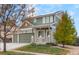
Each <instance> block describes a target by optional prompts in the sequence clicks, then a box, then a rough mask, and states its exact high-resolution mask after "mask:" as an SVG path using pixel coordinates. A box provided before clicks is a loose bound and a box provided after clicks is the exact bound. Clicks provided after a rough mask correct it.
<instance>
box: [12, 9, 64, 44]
mask: <svg viewBox="0 0 79 59" xmlns="http://www.w3.org/2000/svg"><path fill="white" fill-rule="evenodd" d="M62 14H63V12H61V11H58V12H55V13H51V14H46V15H40V16H35V17H31V18H27V19H25V20H23V21H22V24H21V27H20V28H19V31H17V32H16V33H14V34H13V41H12V42H13V43H38V44H45V43H54V42H55V39H54V37H53V32H54V29H55V25H56V23H57V22H58V21H59V20H60V18H61V16H62Z"/></svg>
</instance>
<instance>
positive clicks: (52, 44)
mask: <svg viewBox="0 0 79 59" xmlns="http://www.w3.org/2000/svg"><path fill="white" fill-rule="evenodd" d="M46 45H50V46H57V44H55V43H46Z"/></svg>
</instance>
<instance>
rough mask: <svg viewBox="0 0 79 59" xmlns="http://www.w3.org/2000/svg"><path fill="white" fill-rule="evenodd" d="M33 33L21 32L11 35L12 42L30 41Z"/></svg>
mask: <svg viewBox="0 0 79 59" xmlns="http://www.w3.org/2000/svg"><path fill="white" fill-rule="evenodd" d="M32 35H33V33H23V34H18V35H14V36H13V42H14V43H17V42H18V43H30V42H31V37H32Z"/></svg>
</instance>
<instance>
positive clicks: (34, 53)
mask: <svg viewBox="0 0 79 59" xmlns="http://www.w3.org/2000/svg"><path fill="white" fill-rule="evenodd" d="M10 51H14V52H19V53H26V54H33V55H50V54H44V53H36V52H27V51H18V50H10Z"/></svg>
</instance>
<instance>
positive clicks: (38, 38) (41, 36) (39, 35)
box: [37, 30, 45, 43]
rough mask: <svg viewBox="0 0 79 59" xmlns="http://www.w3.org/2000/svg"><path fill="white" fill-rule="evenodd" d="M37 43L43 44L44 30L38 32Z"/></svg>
mask: <svg viewBox="0 0 79 59" xmlns="http://www.w3.org/2000/svg"><path fill="white" fill-rule="evenodd" d="M37 33H38V35H37V42H39V43H43V42H45V30H38V32H37Z"/></svg>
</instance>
